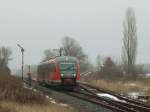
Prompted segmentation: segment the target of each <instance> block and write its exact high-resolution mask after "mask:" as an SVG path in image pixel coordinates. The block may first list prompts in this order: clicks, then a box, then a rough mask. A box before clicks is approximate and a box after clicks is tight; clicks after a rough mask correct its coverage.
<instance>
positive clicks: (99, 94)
mask: <svg viewBox="0 0 150 112" xmlns="http://www.w3.org/2000/svg"><path fill="white" fill-rule="evenodd" d="M97 95H98V96H100V97H105V98H109V99H112V100H115V101H118V102H125V101H124V100H120V99H119V98H117V97H115V96H112V95H110V94H107V93H97Z"/></svg>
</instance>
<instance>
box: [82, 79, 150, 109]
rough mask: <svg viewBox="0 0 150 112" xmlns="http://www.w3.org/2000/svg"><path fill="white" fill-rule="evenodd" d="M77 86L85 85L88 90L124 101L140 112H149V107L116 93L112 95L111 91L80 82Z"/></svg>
mask: <svg viewBox="0 0 150 112" xmlns="http://www.w3.org/2000/svg"><path fill="white" fill-rule="evenodd" d="M79 84H81V85H85V86H87V87H90V88H92V89H95V90H97V91H99V92H102V93H107V94H110V95H113V96H115V97H117V98H119V99H120V100H124V101H126V102H128V103H129V105H132V106H133V107H134V108H138V109H139V110H140V111H142V112H143V111H144V112H150V106H149V105H146V104H144V103H142V102H138V101H135V100H133V99H129V98H126V97H123V96H121V95H118V94H116V93H114V92H112V91H109V90H103V89H100V88H97V87H94V86H92V85H89V84H86V83H81V82H80V83H79ZM121 103H123V102H121ZM126 105H128V104H126ZM143 109H144V110H143Z"/></svg>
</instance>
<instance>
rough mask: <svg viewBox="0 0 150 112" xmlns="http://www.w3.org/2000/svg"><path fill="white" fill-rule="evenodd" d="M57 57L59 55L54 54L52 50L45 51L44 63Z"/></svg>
mask: <svg viewBox="0 0 150 112" xmlns="http://www.w3.org/2000/svg"><path fill="white" fill-rule="evenodd" d="M56 56H57V53H56V52H54V51H53V50H51V49H46V50H45V51H44V58H43V61H45V60H50V59H52V58H54V57H56Z"/></svg>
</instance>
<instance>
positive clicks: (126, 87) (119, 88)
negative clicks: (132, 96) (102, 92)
mask: <svg viewBox="0 0 150 112" xmlns="http://www.w3.org/2000/svg"><path fill="white" fill-rule="evenodd" d="M89 83H90V84H92V85H94V86H97V87H100V88H103V89H108V90H111V91H115V92H117V93H120V94H128V93H131V92H143V93H145V94H150V86H149V85H150V82H149V81H143V80H142V81H108V80H102V79H101V80H100V79H99V80H91V81H90V82H89Z"/></svg>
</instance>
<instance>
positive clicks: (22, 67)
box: [17, 44, 24, 80]
mask: <svg viewBox="0 0 150 112" xmlns="http://www.w3.org/2000/svg"><path fill="white" fill-rule="evenodd" d="M17 46H18V47H19V48H20V49H21V54H22V66H21V69H22V80H23V69H24V48H23V47H22V46H21V45H20V44H17Z"/></svg>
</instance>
